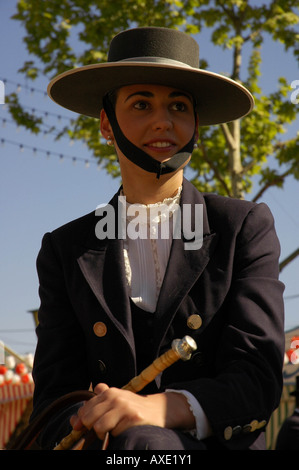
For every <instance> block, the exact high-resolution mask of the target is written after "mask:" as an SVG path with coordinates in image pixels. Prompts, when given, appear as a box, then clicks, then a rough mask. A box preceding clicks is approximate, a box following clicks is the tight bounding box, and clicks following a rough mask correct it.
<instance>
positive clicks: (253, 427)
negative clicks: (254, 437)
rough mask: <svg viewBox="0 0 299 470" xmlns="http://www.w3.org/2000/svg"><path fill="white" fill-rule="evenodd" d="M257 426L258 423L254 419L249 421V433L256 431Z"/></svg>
mask: <svg viewBox="0 0 299 470" xmlns="http://www.w3.org/2000/svg"><path fill="white" fill-rule="evenodd" d="M258 425H259V422H258V421H257V420H256V419H254V420H253V421H251V423H250V426H251V432H254V431H256V430H257V428H258Z"/></svg>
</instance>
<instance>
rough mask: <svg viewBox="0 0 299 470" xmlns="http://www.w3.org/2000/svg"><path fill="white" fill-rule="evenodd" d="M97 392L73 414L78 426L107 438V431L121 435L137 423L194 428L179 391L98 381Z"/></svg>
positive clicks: (187, 406)
mask: <svg viewBox="0 0 299 470" xmlns="http://www.w3.org/2000/svg"><path fill="white" fill-rule="evenodd" d="M94 392H95V393H96V396H95V397H93V398H91V399H90V400H88V401H87V402H85V404H84V405H83V406H82V407H81V408H80V409H79V411H78V415H77V416H73V417H72V418H71V424H72V426H73V428H74V429H75V430H80V429H82V427H85V428H87V429H91V428H93V429H94V431H95V433H96V434H97V436H98V438H99V439H101V440H103V439H104V436H105V434H106V432H110V433H111V434H112V435H113V436H117V435H119V434H120V433H122V432H123V431H125V430H126V429H129V428H131V427H133V426H141V425H146V424H149V425H153V426H160V427H165V428H177V429H193V428H194V427H195V420H194V416H193V414H192V412H191V411H190V408H189V405H188V402H187V399H186V398H185V397H184V396H183V395H181V394H179V393H175V392H167V393H157V394H154V395H137V394H135V393H133V392H130V391H127V390H121V389H118V388H114V387H112V388H109V387H108V386H107V385H106V384H98V385H97V386H96V387H95V389H94Z"/></svg>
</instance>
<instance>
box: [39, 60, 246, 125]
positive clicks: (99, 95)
mask: <svg viewBox="0 0 299 470" xmlns="http://www.w3.org/2000/svg"><path fill="white" fill-rule="evenodd" d="M134 84H157V85H164V86H168V87H172V88H176V89H179V90H184V91H188V92H189V93H190V94H191V95H192V96H193V97H194V98H195V100H196V105H197V111H198V114H199V125H201V126H204V125H212V124H220V123H224V122H230V121H234V120H236V119H239V118H241V117H243V116H245V115H246V114H248V113H249V112H250V111H251V110H252V108H253V106H254V99H253V97H252V95H251V94H250V92H249V91H248V90H247V89H246V88H245V87H243V86H242V85H241V84H239V83H237V82H235V81H233V80H231V79H230V78H227V77H225V76H223V75H219V74H216V73H213V72H209V71H206V70H202V69H195V68H192V67H184V66H182V67H180V66H177V65H175V66H174V65H168V64H161V63H148V62H128V61H125V62H111V63H110V62H108V63H104V64H94V65H88V66H84V67H78V68H76V69H72V70H70V71H67V72H65V73H63V74H61V75H59V76H57V77H56V78H54V79H53V80H52V81H51V82H50V83H49V86H48V95H49V96H50V98H51V99H52V100H53V101H54V102H56V103H58V104H59V105H61V106H63V107H64V108H67V109H69V110H71V111H74V112H76V113H79V114H83V115H86V116H90V117H93V118H99V117H100V111H101V109H102V107H103V97H104V96H105V95H106V94H107V93H108V92H109V91H111V90H114V89H117V88H120V87H123V86H126V85H134Z"/></svg>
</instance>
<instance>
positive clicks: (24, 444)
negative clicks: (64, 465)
mask: <svg viewBox="0 0 299 470" xmlns="http://www.w3.org/2000/svg"><path fill="white" fill-rule="evenodd" d="M94 396H95V394H94V393H93V392H90V391H88V390H80V391H76V392H71V393H68V394H66V395H63V396H62V397H60V398H58V399H57V400H55V401H54V402H53V403H51V404H50V405H49V406H48V407H47V408H46V409H45V410H44V411H42V412H41V413H40V415H39V416H37V417H36V419H35V420H34V421H32V423H30V424H29V426H28V427H27V428H26V429H25V430H24V431H23V432H22V433H21V434H20V436H18V438H17V439H16V441H15V443H14V444H13V446H12V447H11V448H10V449H9V450H30V447H31V446H32V445H33V444H34V442H35V441H36V439H37V437H38V436H39V434H40V433H41V431H42V430H43V428H44V427H45V425H46V424H47V423H48V421H49V419H50V418H51V417H52V416H53V414H55V413H58V412H59V411H61V410H63V409H64V408H66V407H67V406H70V405H74V404H75V403H79V402H81V401H87V400H90V398H92V397H94Z"/></svg>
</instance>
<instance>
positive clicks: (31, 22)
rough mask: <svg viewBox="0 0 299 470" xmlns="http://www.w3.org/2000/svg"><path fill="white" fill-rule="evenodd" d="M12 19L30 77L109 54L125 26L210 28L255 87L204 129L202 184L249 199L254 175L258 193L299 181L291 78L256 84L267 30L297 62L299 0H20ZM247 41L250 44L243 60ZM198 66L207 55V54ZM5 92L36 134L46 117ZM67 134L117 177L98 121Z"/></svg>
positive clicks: (235, 72) (197, 172) (197, 159)
mask: <svg viewBox="0 0 299 470" xmlns="http://www.w3.org/2000/svg"><path fill="white" fill-rule="evenodd" d="M13 18H14V19H16V20H18V21H21V22H22V24H23V25H24V27H25V30H26V36H25V38H24V41H25V43H26V45H27V49H28V52H29V53H30V54H31V55H32V57H36V58H37V61H34V60H30V61H27V62H25V63H24V64H23V67H22V69H21V71H22V72H23V73H24V74H25V75H26V77H27V78H30V79H32V80H34V79H35V78H36V77H37V76H39V75H40V74H45V75H46V76H47V77H48V78H49V79H50V78H52V77H53V76H55V75H57V74H58V73H61V72H64V71H65V70H68V69H70V68H73V67H75V66H79V65H88V64H91V63H95V62H101V61H106V57H107V50H108V46H109V43H110V40H111V39H112V37H113V36H114V35H115V34H116V33H118V32H119V31H121V30H123V29H125V28H129V27H132V26H165V27H170V28H179V29H181V30H183V31H186V32H187V33H189V34H192V35H196V34H199V33H200V32H201V31H202V29H203V28H208V29H209V30H210V31H211V42H212V43H213V44H214V45H215V47H220V48H222V49H223V50H229V51H230V52H231V56H232V70H231V75H230V77H231V78H233V79H234V80H237V81H240V82H241V70H242V77H243V76H245V78H243V81H242V83H243V84H244V85H245V86H247V87H248V88H249V89H250V90H251V91H252V93H253V95H254V97H255V101H256V106H255V109H254V111H253V112H252V113H251V114H250V115H248V116H246V117H245V118H243V119H242V120H241V121H239V120H237V121H234V122H231V123H228V124H222V125H219V126H209V127H202V128H201V129H200V137H199V142H198V143H199V147H198V149H197V150H196V151H194V154H193V158H192V162H191V165H190V166H191V169H192V177H191V181H192V182H193V184H194V185H195V186H196V187H197V188H198V189H199V190H201V191H209V192H211V191H212V192H217V193H219V194H222V195H226V196H229V197H236V198H244V197H245V195H246V194H249V193H250V192H252V189H253V181H254V180H257V181H258V187H259V190H258V193H257V194H256V195H255V196H253V198H252V199H253V200H254V201H257V200H258V199H259V198H260V197H261V196H262V194H263V193H264V192H265V191H266V190H267V189H268V188H269V187H271V186H276V187H279V188H283V186H284V183H285V181H286V178H287V177H292V178H294V179H296V180H299V151H298V148H299V134H297V135H296V136H294V137H292V138H289V139H283V137H284V134H285V133H286V130H287V129H288V126H289V125H290V124H291V123H292V122H293V121H294V120H295V119H296V116H297V109H298V107H297V109H296V106H295V104H293V103H292V102H291V99H290V94H291V91H292V90H291V88H290V85H289V84H288V83H287V81H286V79H285V78H284V77H281V78H280V79H279V81H278V84H277V90H276V91H275V92H273V93H271V94H268V95H265V94H264V93H263V91H262V90H261V88H260V86H259V76H260V66H261V50H262V46H263V43H264V41H265V38H266V37H268V38H269V37H270V38H271V40H272V41H273V43H275V42H281V43H283V44H284V47H285V50H286V51H292V52H293V54H294V59H295V60H298V61H299V34H298V24H299V15H298V0H269V1H268V2H256V1H251V0H114V1H113V2H111V0H44V1H43V2H40V0H30V1H29V0H19V2H18V4H17V13H16V14H15V15H14V17H13ZM296 27H297V32H296ZM244 47H246V48H247V50H250V54H249V59H248V63H247V64H245V66H244V65H243V64H242V60H243V61H244ZM201 67H202V68H207V67H208V62H207V61H206V60H204V59H202V60H201ZM8 99H9V106H10V111H11V114H12V115H13V117H14V119H15V120H16V121H17V122H18V124H19V125H23V126H25V127H27V128H28V129H30V130H31V132H35V133H38V132H39V129H40V125H41V123H42V119H41V118H36V117H35V116H33V115H30V114H28V113H26V112H24V110H23V109H22V106H21V104H20V103H19V101H18V96H17V95H16V94H11V95H10V96H9V97H8ZM65 134H67V135H68V136H69V137H70V138H71V139H80V140H83V141H84V142H86V144H87V146H88V147H89V149H91V151H92V152H93V155H94V157H95V158H96V159H98V160H99V161H100V162H101V163H102V164H103V166H104V167H105V169H106V171H107V172H108V173H109V174H111V175H112V176H113V177H117V176H119V168H118V164H117V158H116V155H115V154H114V152H113V149H111V147H107V145H106V144H105V143H104V142H103V141H102V140H101V136H100V135H99V130H98V122H97V120H94V119H91V118H88V117H85V116H78V118H76V119H75V120H73V121H72V122H71V124H70V126H68V127H65V128H64V129H63V130H62V131H61V132H60V136H62V135H65ZM298 255H299V249H297V250H295V251H294V252H293V253H292V254H290V255H289V256H288V257H287V259H286V260H284V261H282V263H281V269H282V268H284V267H285V266H286V264H287V263H288V262H290V261H291V260H292V259H294V258H295V257H296V256H298Z"/></svg>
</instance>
